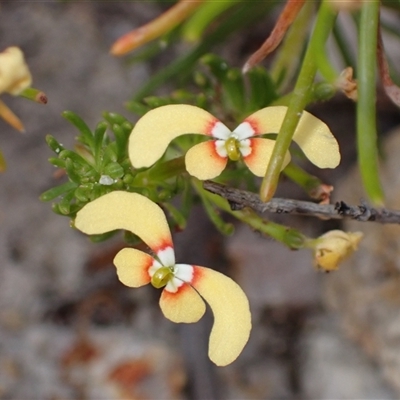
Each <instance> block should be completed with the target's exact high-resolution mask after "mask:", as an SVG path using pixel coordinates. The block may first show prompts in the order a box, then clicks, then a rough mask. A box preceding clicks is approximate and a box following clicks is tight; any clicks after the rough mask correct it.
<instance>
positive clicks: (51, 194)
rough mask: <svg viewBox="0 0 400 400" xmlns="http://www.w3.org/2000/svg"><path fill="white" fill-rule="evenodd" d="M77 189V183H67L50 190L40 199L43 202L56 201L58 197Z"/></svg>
mask: <svg viewBox="0 0 400 400" xmlns="http://www.w3.org/2000/svg"><path fill="white" fill-rule="evenodd" d="M76 187H77V184H76V183H75V182H65V183H63V184H62V185H59V186H56V187H53V188H51V189H49V190H46V191H45V192H44V193H42V194H41V195H40V197H39V199H40V200H41V201H50V200H54V199H55V198H57V197H58V196H61V195H63V194H64V193H66V192H69V191H70V190H72V189H74V188H76Z"/></svg>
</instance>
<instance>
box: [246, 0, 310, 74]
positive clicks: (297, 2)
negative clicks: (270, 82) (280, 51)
mask: <svg viewBox="0 0 400 400" xmlns="http://www.w3.org/2000/svg"><path fill="white" fill-rule="evenodd" d="M304 2H305V0H288V1H287V3H286V5H285V7H284V8H283V10H282V13H281V14H280V16H279V18H278V21H276V24H275V26H274V29H273V30H272V32H271V34H270V35H269V36H268V38H267V39H266V40H265V42H264V43H263V44H262V46H261V47H260V48H259V49H258V50H257V51H256V52H255V53H253V54H252V55H251V56H250V58H249V59H248V60H247V62H246V64H244V67H243V73H246V72H247V71H248V70H250V69H251V68H252V67H254V65H256V64H258V63H259V62H260V61H262V60H263V59H264V58H265V57H267V55H268V54H270V53H271V52H273V51H274V50H275V49H276V48H277V47H278V45H279V43H280V42H281V41H282V39H283V37H284V36H285V33H286V31H287V30H288V28H289V26H290V25H291V23H292V22H293V21H294V20H295V18H296V17H297V15H298V13H299V12H300V10H301V8H302V7H303V4H304Z"/></svg>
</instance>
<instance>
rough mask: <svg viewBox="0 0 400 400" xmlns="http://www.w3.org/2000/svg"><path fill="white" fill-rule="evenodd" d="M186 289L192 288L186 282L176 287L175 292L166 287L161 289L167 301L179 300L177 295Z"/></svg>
mask: <svg viewBox="0 0 400 400" xmlns="http://www.w3.org/2000/svg"><path fill="white" fill-rule="evenodd" d="M188 290H193V289H192V288H191V287H190V285H189V284H188V283H185V282H184V283H183V285H181V286H179V287H178V290H177V291H176V292H170V291H168V290H166V289H164V290H163V297H164V298H165V299H166V300H168V301H179V296H180V295H182V294H184V293H185V292H187V291H188Z"/></svg>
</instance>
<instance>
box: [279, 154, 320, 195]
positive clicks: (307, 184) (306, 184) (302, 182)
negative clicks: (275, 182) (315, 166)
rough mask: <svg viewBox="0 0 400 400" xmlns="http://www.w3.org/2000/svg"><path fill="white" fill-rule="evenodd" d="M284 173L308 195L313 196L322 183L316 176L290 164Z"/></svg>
mask: <svg viewBox="0 0 400 400" xmlns="http://www.w3.org/2000/svg"><path fill="white" fill-rule="evenodd" d="M283 173H284V174H285V175H286V176H287V177H288V178H289V179H290V180H292V181H293V182H295V183H297V184H298V185H299V186H300V187H302V188H303V189H304V190H305V192H306V193H308V194H309V195H311V193H313V191H315V189H317V188H318V187H319V186H320V185H322V182H321V180H320V179H318V178H317V177H316V176H314V175H311V174H309V173H308V172H306V171H304V169H302V168H300V167H299V166H298V165H296V164H294V163H292V162H290V163H289V164H288V165H287V166H286V168H285V169H284V170H283Z"/></svg>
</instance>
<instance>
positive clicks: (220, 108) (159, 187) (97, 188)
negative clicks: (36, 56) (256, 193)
mask: <svg viewBox="0 0 400 400" xmlns="http://www.w3.org/2000/svg"><path fill="white" fill-rule="evenodd" d="M193 87H194V89H193ZM276 97H277V94H276V92H275V88H274V85H273V82H272V80H271V79H270V77H269V75H268V73H267V72H266V70H265V69H264V68H261V67H259V68H255V69H254V70H253V71H251V73H250V74H249V75H248V77H246V78H244V77H243V76H242V74H241V72H240V71H239V70H238V69H237V68H234V67H230V66H229V65H228V64H227V63H226V61H225V60H223V59H222V58H220V57H218V56H216V55H213V54H208V55H206V56H204V57H202V59H201V60H200V62H199V68H198V69H197V70H196V71H195V72H194V73H193V77H192V82H189V83H188V87H187V88H181V89H180V90H177V91H174V92H173V93H171V95H170V96H163V97H161V96H148V97H146V98H144V99H143V100H142V101H130V102H128V103H127V108H128V109H129V110H131V111H132V112H134V113H135V114H137V115H139V116H141V115H143V114H144V113H146V112H147V111H149V110H150V109H153V108H155V107H159V106H161V105H166V104H178V103H186V104H193V105H196V106H198V107H202V108H204V109H206V110H208V111H210V112H211V113H213V114H215V115H218V116H219V117H220V118H221V119H224V120H227V121H231V123H232V124H233V125H235V124H238V123H239V122H241V120H242V119H243V118H244V116H245V115H247V114H249V113H251V112H253V111H256V110H257V109H259V108H262V107H265V106H267V105H268V104H269V103H270V102H271V101H273V100H274V99H276ZM221 114H222V115H221ZM63 116H64V118H66V119H67V120H68V121H69V122H70V123H71V124H72V125H73V126H74V127H75V128H76V129H77V131H78V136H77V137H76V141H77V143H76V145H75V148H74V149H66V148H64V146H62V145H61V144H60V143H59V142H58V141H57V139H56V138H55V137H54V136H51V135H48V136H47V137H46V141H47V144H48V146H49V148H50V149H51V150H52V151H53V152H54V153H55V155H54V156H53V157H51V158H49V162H50V163H51V164H52V165H54V166H55V167H57V168H60V169H62V170H63V171H64V172H65V175H66V176H67V178H68V181H67V182H64V183H62V184H60V185H58V186H56V187H53V188H51V189H49V190H47V191H46V192H44V193H43V194H42V195H41V197H40V198H41V200H43V201H55V202H54V204H53V211H54V212H55V213H57V214H60V215H64V216H67V217H69V218H72V219H73V218H74V217H75V215H76V213H77V212H78V211H79V210H80V209H81V208H82V207H83V206H84V205H85V204H87V203H88V202H90V201H92V200H94V199H96V198H97V197H100V196H102V195H104V194H106V193H108V192H111V191H114V190H125V191H128V192H137V193H141V194H143V195H145V196H147V197H149V198H150V199H151V200H153V201H155V202H157V203H159V204H161V205H162V206H163V207H164V209H165V210H166V212H167V214H169V216H170V221H171V224H172V225H173V226H174V228H175V229H177V230H183V229H184V228H185V226H186V221H187V218H188V216H189V214H190V210H191V206H192V204H194V203H195V202H196V201H198V200H200V201H201V202H202V204H203V206H204V209H205V211H206V213H207V215H208V217H209V218H210V220H211V221H212V222H213V223H214V224H215V226H216V227H217V228H218V229H219V230H220V231H221V232H223V233H224V234H231V233H232V232H233V226H232V224H227V223H225V222H224V221H223V220H222V218H221V216H220V214H219V212H218V210H217V208H216V206H215V205H214V204H213V203H212V202H211V201H210V200H209V199H208V198H207V197H206V196H204V195H203V194H202V190H200V189H199V186H195V188H196V189H195V190H193V188H192V184H191V182H192V181H193V179H194V178H192V177H190V176H189V175H188V174H187V173H186V170H185V164H184V158H183V157H178V158H172V159H171V158H170V155H169V152H168V151H167V152H166V155H165V156H164V157H163V158H162V159H161V160H159V161H158V162H157V163H156V164H155V165H153V166H152V167H151V168H148V169H135V168H133V167H132V166H131V163H130V161H129V157H128V153H127V144H128V139H129V135H130V132H131V131H132V128H133V125H132V124H131V123H130V122H129V121H128V120H127V119H126V118H125V117H123V116H121V115H119V114H115V113H109V112H107V113H104V114H103V121H100V122H99V123H98V124H97V126H96V127H95V129H94V130H91V129H90V128H89V127H88V126H87V124H86V123H85V122H84V121H83V120H82V119H81V118H80V117H79V116H78V115H77V114H75V113H73V112H71V111H66V112H64V113H63ZM200 139H201V140H203V139H204V138H200ZM198 141H199V138H197V137H196V136H195V135H190V136H182V137H179V138H177V139H176V140H175V141H174V143H173V144H174V148H175V151H174V154H176V150H179V152H180V154H181V155H182V156H183V155H184V154H185V153H186V151H187V150H188V149H189V148H190V147H191V146H193V144H195V143H196V142H198ZM218 181H220V182H225V183H229V184H232V185H243V184H244V185H245V187H246V188H248V189H254V188H255V187H256V184H255V178H254V176H253V175H252V174H251V173H249V171H248V169H247V168H245V167H243V165H241V163H232V164H231V165H230V168H227V170H226V171H225V172H224V173H223V174H222V175H221V176H220V177H219V178H218ZM177 195H180V205H179V207H176V206H174V205H172V204H171V199H173V198H174V197H176V196H177ZM109 236H110V235H108V234H107V235H100V237H97V236H96V237H94V238H93V239H95V240H103V239H106V238H108V237H109ZM126 239H127V240H130V241H132V240H133V241H135V240H136V238H135V237H133V238H132V237H129V235H128V236H127V237H126Z"/></svg>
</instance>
